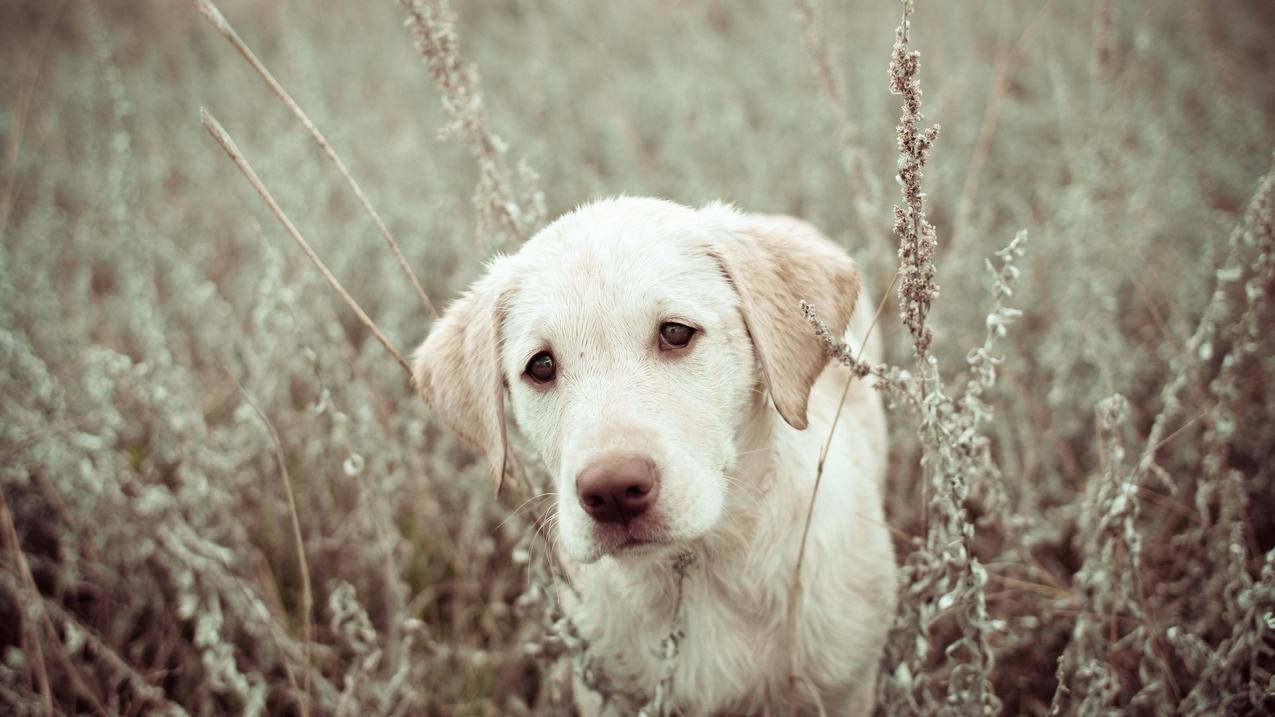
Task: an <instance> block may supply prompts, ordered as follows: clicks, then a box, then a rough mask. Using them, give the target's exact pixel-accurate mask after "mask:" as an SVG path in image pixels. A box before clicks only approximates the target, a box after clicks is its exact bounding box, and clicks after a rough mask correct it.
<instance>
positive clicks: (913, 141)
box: [890, 0, 939, 360]
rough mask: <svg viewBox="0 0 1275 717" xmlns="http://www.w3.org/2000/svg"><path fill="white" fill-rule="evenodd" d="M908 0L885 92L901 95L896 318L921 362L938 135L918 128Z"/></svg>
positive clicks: (916, 60) (934, 288)
mask: <svg viewBox="0 0 1275 717" xmlns="http://www.w3.org/2000/svg"><path fill="white" fill-rule="evenodd" d="M912 10H913V5H912V0H904V1H903V19H902V20H901V21H900V22H899V27H898V28H897V29H896V30H895V31H894V48H893V50H892V51H891V56H890V92H892V93H893V94H896V95H902V96H903V112H902V114H900V115H899V126H898V128H897V133H898V145H899V174H898V180H899V186H900V187H902V189H903V203H904V205H903V206H902V207H900V206H898V205H895V207H894V238H895V241H897V242H898V245H899V271H900V280H899V315H900V316H901V317H903V325H904V326H905V327H907V330H908V333H910V334H911V335H912V344H913V346H914V347H915V350H916V357H917V359H920V360H924V359H925V357H926V355H927V353H928V352H929V349H930V341H931V340H932V339H933V334H932V332H931V331H930V329H929V327H927V326H926V325H925V317H926V316H927V315H928V314H929V313H930V303H931V302H932V301H934V300H935V299H936V298H938V295H939V287H938V284H936V283H934V250H935V249H936V248H937V247H938V237H937V233H936V232H935V231H934V226H933V225H931V224H930V222H929V221H927V220H926V218H925V196H924V195H923V194H922V193H921V178H922V177H923V176H924V172H923V170H924V169H925V162H926V160H927V159H928V158H929V155H930V148H931V147H933V146H934V140H936V139H937V138H938V136H939V126H938V125H934V126H933V127H927V128H925V129H924V130H921V129H920V123H921V120H922V116H921V81H920V80H919V79H918V78H917V72H918V71H919V70H920V67H921V59H920V58H921V54H920V53H919V52H917V51H916V50H911V49H909V48H908V34H909V32H910V31H911V27H912V22H911V20H910V18H911V16H912Z"/></svg>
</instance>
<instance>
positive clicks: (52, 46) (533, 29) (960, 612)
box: [0, 0, 1275, 715]
mask: <svg viewBox="0 0 1275 717" xmlns="http://www.w3.org/2000/svg"><path fill="white" fill-rule="evenodd" d="M218 4H219V5H221V6H222V7H220V8H219V7H218V6H217V5H214V3H212V2H210V1H209V0H195V2H193V3H190V4H184V3H164V2H157V1H156V2H152V1H150V0H147V1H145V2H136V3H129V4H126V5H124V4H111V3H98V2H94V1H90V0H84V1H80V0H70V1H68V2H62V3H43V2H18V3H10V4H7V5H5V6H4V7H3V8H0V39H2V40H3V41H2V42H0V63H3V65H4V66H5V67H7V68H12V70H11V71H10V72H5V73H0V97H3V98H4V100H3V102H2V103H0V136H2V137H3V145H2V146H3V150H2V153H0V163H2V164H0V233H2V234H3V243H2V244H0V376H3V379H2V381H0V391H2V392H3V399H4V400H3V403H0V415H3V420H2V421H0V455H3V457H4V460H3V461H2V462H0V566H2V569H0V613H2V614H3V615H4V618H5V619H4V621H3V622H2V623H0V626H2V627H0V711H3V712H5V713H7V714H17V715H21V714H39V715H48V714H63V713H65V714H71V713H81V712H85V713H92V714H152V713H155V714H196V715H211V714H224V713H246V714H263V713H269V714H298V715H328V714H334V715H335V714H348V715H354V714H399V715H414V714H434V713H463V714H501V715H504V714H532V713H535V714H557V713H563V712H565V711H567V710H569V709H570V707H569V705H570V699H571V698H570V692H571V689H572V679H571V676H572V672H573V671H574V672H575V673H576V674H577V675H578V676H579V677H580V682H581V683H582V684H584V685H585V686H586V687H587V688H590V689H596V690H598V691H601V692H603V693H604V694H606V695H607V696H609V698H610V699H611V700H612V701H613V702H614V703H615V704H617V705H620V706H623V707H624V708H626V709H628V710H631V711H633V712H637V711H639V710H645V711H646V713H648V714H658V713H664V714H670V713H676V712H675V710H676V705H673V704H670V703H669V701H668V700H667V699H666V693H667V686H665V689H663V691H662V692H661V693H659V694H652V695H630V694H622V693H620V692H618V691H616V690H615V689H613V685H612V683H611V682H610V680H609V678H608V676H607V675H606V674H605V672H604V671H602V670H600V669H599V668H598V663H597V662H596V661H594V660H592V659H591V656H590V653H589V645H588V643H587V641H586V640H584V639H583V637H582V636H581V635H580V634H579V633H578V632H577V631H576V630H575V627H574V625H572V623H571V621H570V619H569V616H567V615H564V614H563V613H562V612H561V609H560V608H559V606H558V605H557V604H556V601H555V600H554V597H553V596H554V591H555V590H556V589H558V584H557V582H556V580H557V579H556V577H555V575H556V572H555V571H556V565H555V564H554V562H553V558H552V550H551V549H550V546H551V545H552V542H553V539H554V538H553V530H554V526H553V521H552V518H551V517H550V516H548V515H547V510H546V508H548V507H549V503H550V502H551V501H552V499H553V497H554V496H553V494H552V493H550V492H549V491H548V490H547V489H546V488H545V485H546V482H545V480H544V478H543V475H542V473H543V471H541V470H540V468H539V467H538V466H537V465H536V464H535V461H534V460H533V458H532V456H530V455H529V454H528V453H527V452H526V451H525V450H521V448H519V457H520V460H521V462H522V463H523V464H524V465H525V467H526V468H527V471H526V477H527V480H525V481H524V482H522V483H521V484H518V485H512V484H511V485H510V486H509V489H508V490H506V491H504V492H503V493H502V495H501V496H500V497H499V498H497V499H493V498H492V496H491V492H490V489H489V485H490V484H489V482H488V481H487V480H486V468H485V466H483V465H482V464H481V463H480V462H479V461H476V460H475V458H474V457H473V456H472V455H471V454H470V453H469V451H468V450H467V449H466V448H465V447H464V446H463V445H462V444H461V443H460V442H459V441H458V440H457V439H455V438H454V437H453V436H451V435H450V434H449V433H448V432H447V431H446V430H445V429H443V428H442V426H441V425H440V424H439V423H438V422H437V420H436V419H435V417H434V416H432V415H431V413H430V409H429V408H428V407H427V406H424V405H422V402H421V401H420V399H419V398H418V397H417V396H416V395H415V394H414V393H413V392H412V391H411V390H410V387H409V386H408V385H407V383H406V381H405V379H404V374H403V372H402V371H401V368H400V367H398V366H396V365H395V362H394V361H393V360H392V358H387V356H386V351H385V350H384V349H383V348H382V346H378V345H377V343H382V344H384V346H385V347H388V348H392V349H393V350H394V351H397V350H398V349H397V347H401V346H410V345H412V344H413V343H415V342H416V341H419V340H420V339H421V338H422V337H423V336H424V335H425V333H426V332H427V331H428V328H429V322H430V320H431V316H432V314H433V309H432V307H433V302H434V301H439V302H440V305H441V300H442V299H443V298H444V297H447V296H449V295H452V294H453V293H455V292H456V291H457V290H458V289H460V288H461V287H462V286H464V285H465V284H466V283H467V282H468V280H469V279H470V278H472V277H473V276H474V275H475V274H476V273H477V272H478V271H480V267H481V262H482V260H483V258H484V257H485V256H486V255H487V254H488V253H490V252H491V251H494V250H505V251H508V250H514V249H516V248H517V245H518V243H519V242H521V241H522V240H524V239H526V238H527V237H528V236H530V235H531V234H532V233H534V231H535V230H536V229H537V228H538V227H539V226H540V225H542V224H543V223H544V221H545V220H546V218H547V217H549V216H552V215H553V214H556V213H559V212H561V211H564V210H565V209H568V208H570V207H571V206H573V205H575V204H578V203H580V202H582V201H585V200H587V199H589V198H591V197H594V196H599V195H608V194H619V193H629V194H654V195H662V196H668V197H670V198H673V199H677V200H679V201H682V202H684V203H688V204H698V203H702V202H705V201H708V200H712V199H718V198H724V199H728V200H732V201H735V202H736V203H738V204H739V205H740V206H742V207H745V208H747V209H749V210H755V211H768V212H777V213H788V214H793V215H797V216H801V217H803V218H806V219H809V220H811V221H812V222H814V223H815V224H817V225H819V226H821V227H823V228H825V229H826V230H827V231H828V232H829V234H830V235H831V236H833V237H834V238H836V239H837V240H838V241H841V242H842V243H844V244H845V245H846V246H847V248H848V249H849V250H850V251H851V253H852V254H853V255H854V256H855V257H856V258H857V260H858V261H859V263H860V266H861V270H862V271H863V273H864V274H865V277H866V278H868V279H869V282H868V284H869V285H871V286H874V287H875V288H876V290H877V291H878V292H879V293H876V294H874V295H872V296H870V297H868V298H867V299H865V300H864V301H862V302H861V303H860V310H875V311H876V321H875V322H874V332H876V333H877V334H878V336H879V337H880V338H882V339H884V345H885V346H886V360H885V362H883V363H881V364H870V363H867V362H864V361H863V360H862V356H861V355H860V354H859V353H858V351H857V350H855V349H852V348H850V347H847V346H846V345H844V344H842V343H841V342H840V337H837V336H832V335H831V334H830V333H829V332H828V331H827V329H826V327H824V326H823V325H822V324H821V322H820V320H819V317H818V316H817V315H814V314H813V312H811V311H810V310H809V309H808V308H807V309H806V310H805V316H804V318H805V320H808V321H809V322H810V323H811V327H810V330H811V331H817V332H820V333H821V335H822V336H823V337H824V340H825V343H826V344H827V346H828V351H829V353H830V355H831V356H832V357H833V359H834V360H838V361H841V362H842V363H845V364H847V365H849V366H851V367H853V368H854V370H855V373H856V374H857V375H859V376H860V378H861V379H862V380H867V381H872V382H873V383H874V384H875V385H876V386H877V387H878V389H879V390H881V391H882V392H883V395H884V397H885V398H886V400H887V402H888V404H889V405H890V406H891V416H890V418H891V425H892V436H891V446H890V451H891V469H890V477H889V486H888V491H887V493H888V519H889V522H890V526H891V529H892V531H893V533H894V535H895V536H896V552H897V554H898V558H899V562H900V565H901V566H902V570H901V571H900V586H899V589H900V596H901V599H900V602H899V612H898V614H897V616H896V618H895V624H894V628H893V630H892V632H891V636H890V640H889V643H888V645H887V650H886V653H885V655H884V656H883V662H882V666H881V667H882V669H881V678H880V681H879V684H878V697H879V708H878V709H879V711H880V712H881V713H884V714H930V713H950V714H974V713H1006V714H1020V713H1021V714H1096V713H1104V714H1105V713H1111V712H1115V711H1132V712H1135V713H1153V714H1176V713H1183V714H1217V713H1236V714H1256V713H1263V712H1270V711H1273V710H1275V696H1273V695H1275V677H1273V673H1275V501H1273V500H1272V496H1275V483H1273V480H1272V476H1273V470H1272V469H1273V467H1275V456H1273V455H1272V450H1273V448H1272V447H1275V401H1272V400H1271V396H1270V392H1271V386H1272V383H1271V379H1272V376H1275V363H1272V356H1275V350H1273V349H1275V346H1273V345H1272V341H1273V340H1272V338H1271V335H1270V332H1269V331H1268V327H1270V326H1272V325H1275V315H1273V314H1275V311H1273V309H1275V302H1273V301H1272V298H1273V297H1272V294H1275V230H1273V228H1272V227H1273V225H1275V220H1273V218H1272V212H1273V209H1272V201H1275V200H1273V199H1272V192H1273V191H1275V172H1272V171H1271V166H1270V165H1271V160H1272V157H1271V154H1270V152H1271V150H1272V147H1271V137H1273V136H1275V113H1272V112H1271V111H1270V108H1271V107H1275V87H1272V86H1271V85H1270V83H1269V82H1265V81H1264V80H1265V74H1266V73H1264V72H1263V69H1264V68H1268V67H1269V66H1270V65H1271V64H1272V63H1273V62H1275V48H1272V47H1271V45H1270V43H1269V41H1268V38H1269V36H1270V35H1271V33H1272V32H1275V24H1273V22H1275V21H1273V20H1272V18H1270V17H1269V13H1264V12H1263V11H1261V10H1259V9H1255V8H1252V7H1248V6H1242V5H1240V4H1191V3H1181V2H1163V3H1150V2H1144V3H1124V4H1121V3H1110V2H1106V1H1105V0H1098V1H1097V2H1094V3H1091V4H1083V5H1066V6H1062V5H1058V4H1049V3H1045V4H1038V5H1030V6H1028V5H1024V6H1017V5H1014V6H1009V5H1006V6H1000V5H989V6H986V7H978V8H974V7H972V6H969V5H965V4H949V3H942V4H940V3H918V4H916V5H915V7H914V4H913V3H912V2H904V3H903V4H902V5H901V6H896V5H894V4H892V3H883V4H875V5H874V4H863V5H856V6H851V7H833V6H832V5H831V4H824V5H822V6H816V5H815V4H814V3H811V2H808V1H807V0H799V1H797V2H795V3H794V5H793V6H784V5H783V4H774V3H755V2H746V3H730V4H726V3H713V2H707V3H659V4H657V6H654V7H657V8H658V12H656V11H652V10H651V6H647V5H645V4H643V5H642V6H641V7H639V6H626V5H622V4H621V5H612V4H604V5H599V4H594V3H580V2H558V3H548V4H533V3H524V2H505V3H466V4H464V5H461V6H458V7H457V8H456V10H453V9H452V8H451V7H450V6H449V4H448V3H446V2H444V1H442V0H400V2H398V3H397V4H395V3H389V2H386V3H382V4H374V5H359V6H354V5H349V6H333V7H325V8H324V10H323V12H308V11H307V10H308V8H302V7H300V6H297V5H296V4H295V3H294V4H287V5H276V4H261V3H253V2H249V1H248V0H223V1H222V2H220V3H218ZM223 11H224V12H223ZM900 12H901V13H902V18H901V19H900ZM232 20H233V26H232ZM404 20H406V25H407V29H406V31H404V29H403V28H402V27H400V25H402V24H403V21H404ZM891 27H894V28H896V30H895V33H894V35H893V38H891V35H890V32H889V29H890V28H891ZM462 34H463V37H464V39H465V46H464V48H463V49H464V51H465V52H464V54H462V47H461V44H460V37H461V36H462ZM227 43H229V44H227ZM891 43H893V45H891ZM413 44H415V46H416V47H415V51H414V50H413V47H412V45H413ZM918 47H920V48H924V51H925V59H926V62H925V64H924V70H925V74H924V77H922V65H921V62H920V59H921V55H920V54H919V52H918V50H917V48H918ZM421 59H423V60H424V61H425V67H424V70H422V69H421V63H420V60H421ZM245 60H246V62H245ZM480 65H481V67H482V69H483V73H482V75H481V77H480V75H479V73H478V69H477V68H478V67H479V66H480ZM267 68H269V69H267ZM922 79H924V83H925V88H926V94H925V95H924V103H922V94H921V83H922ZM262 81H264V82H265V83H266V89H267V90H269V92H268V93H262V92H261V91H260V90H261V85H260V82H262ZM431 83H432V85H433V87H434V88H435V89H436V90H437V95H436V94H435V93H434V92H431V91H429V87H430V85H431ZM285 88H286V89H285ZM272 96H273V98H274V99H272ZM438 98H441V99H442V102H441V105H440V103H439V102H438ZM201 107H206V108H207V110H208V112H209V115H208V116H209V118H210V119H211V116H212V115H216V116H217V117H218V118H220V120H221V122H216V121H211V122H208V126H209V127H210V129H212V128H220V132H221V135H224V137H225V138H226V139H227V140H228V144H229V146H233V147H235V148H236V149H235V152H236V153H237V155H238V159H236V160H235V161H233V162H232V161H227V159H226V156H225V155H226V153H225V152H223V151H222V149H221V148H220V147H219V146H218V144H216V143H214V142H212V141H210V140H209V138H208V137H207V135H205V134H204V131H203V129H201V128H200V126H199V124H200V119H199V118H200V108H201ZM303 108H304V109H303ZM934 121H937V122H941V124H942V125H943V131H942V134H941V135H939V134H938V132H937V125H931V124H928V123H930V122H934ZM432 127H442V128H443V133H442V134H443V136H444V137H446V138H452V139H457V140H460V141H459V142H437V141H435V139H436V135H435V133H434V132H433V131H432V130H431V128H432ZM320 128H322V131H320ZM496 128H499V129H500V132H499V135H498V134H497V132H496ZM891 129H893V130H894V132H893V137H894V140H893V141H891V139H890V137H891V136H892V133H891ZM230 137H234V138H235V139H234V140H229V138H230ZM501 137H507V138H508V140H509V141H508V142H506V141H504V140H502V139H501ZM225 144H226V143H223V145H225ZM511 148H516V149H517V150H518V152H519V154H518V155H517V156H518V157H521V159H517V160H515V159H514V156H515V155H514V154H513V151H512V149H511ZM338 149H339V150H340V153H339V154H338ZM241 160H242V164H240V161H241ZM237 165H238V166H237ZM532 165H534V166H535V167H537V171H532V170H531V169H530V168H531V166H532ZM246 166H250V167H251V168H252V171H251V174H252V175H253V176H255V177H256V182H255V183H254V184H253V185H251V186H250V185H248V184H247V183H245V182H244V181H243V176H241V170H243V167H246ZM245 173H246V171H245ZM1263 174H1264V175H1265V176H1264V177H1263V178H1262V179H1260V180H1258V181H1257V182H1256V184H1255V183H1254V180H1255V178H1257V177H1259V176H1262V175H1263ZM355 177H357V178H358V180H357V181H356V180H355ZM892 181H893V182H895V185H896V186H898V188H899V192H900V194H899V199H898V200H896V201H894V202H891V200H890V198H889V194H890V190H889V188H890V187H891V182H892ZM252 188H256V189H257V191H258V192H259V193H260V194H261V195H262V196H265V195H269V196H270V197H271V200H270V203H272V204H273V206H268V207H263V206H262V203H261V201H260V199H261V197H259V196H257V195H256V194H254V193H253V192H252V191H250V190H251V189H252ZM892 204H894V205H896V206H894V207H893V208H892V206H891V205H892ZM263 209H266V210H267V211H262V210H263ZM284 217H287V220H286V223H285V224H286V225H287V226H289V227H290V229H287V230H283V231H281V230H280V225H279V221H280V220H281V219H282V218H284ZM289 234H290V235H292V239H293V240H297V242H298V243H299V242H304V244H305V247H306V248H305V249H302V250H298V246H297V243H294V242H293V241H290V240H289V239H288V238H286V237H285V235H289ZM1028 237H1030V241H1029V239H1028ZM1007 240H1008V242H1007ZM383 244H384V245H385V246H382V245H383ZM386 247H388V248H389V251H387V250H386ZM306 254H311V255H312V258H313V259H315V260H317V261H321V262H322V263H323V265H324V266H325V267H326V269H327V272H328V275H327V276H323V275H321V274H320V273H319V272H317V271H315V270H314V269H313V267H312V266H311V264H310V263H309V261H307V258H306V256H305V255H306ZM940 282H941V283H942V287H943V290H942V293H941V294H940V293H939V291H938V285H939V283H940ZM332 284H336V285H339V286H341V287H342V289H341V291H342V292H343V293H344V296H337V295H335V294H334V292H333V290H332V288H331V285H332ZM989 289H990V295H989V293H988V290H989ZM431 297H432V298H431ZM346 302H348V303H349V304H353V305H356V306H357V307H358V312H355V311H351V310H350V308H348V306H347V305H346ZM891 303H893V305H894V306H893V311H891V310H889V309H887V308H886V307H887V306H888V305H889V304H891ZM801 311H802V308H801V307H793V321H794V322H800V321H802V320H803V316H802V314H801V313H800V312H801ZM358 313H361V314H362V317H361V318H360V317H359V316H358ZM892 314H897V315H898V317H899V320H898V321H897V322H896V321H894V320H893V319H891V318H890V317H891V315H892ZM517 445H518V444H517V437H516V436H515V446H517ZM688 574H689V575H691V577H690V578H687V579H693V573H690V572H688ZM848 599H849V598H848ZM699 639H706V638H705V636H701V635H696V634H695V633H694V631H693V630H687V629H685V626H682V625H679V624H672V625H670V626H669V634H668V637H667V639H666V640H665V641H664V647H665V659H667V660H668V661H669V664H670V665H671V664H674V663H675V661H676V659H677V654H678V648H679V645H680V644H684V643H685V641H694V640H699ZM669 674H670V675H671V674H672V672H671V671H670V673H669Z"/></svg>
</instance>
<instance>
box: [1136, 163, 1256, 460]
mask: <svg viewBox="0 0 1275 717" xmlns="http://www.w3.org/2000/svg"><path fill="white" fill-rule="evenodd" d="M1273 195H1275V162H1273V164H1272V167H1271V169H1269V170H1268V171H1267V173H1266V176H1264V177H1262V179H1261V180H1259V181H1258V184H1257V191H1255V192H1254V193H1253V196H1252V198H1251V199H1249V202H1248V205H1247V207H1246V208H1245V211H1244V216H1243V217H1242V218H1241V219H1240V221H1239V223H1238V224H1236V226H1235V228H1234V229H1233V230H1232V231H1231V236H1230V239H1229V241H1228V245H1229V247H1230V249H1229V252H1228V255H1227V258H1226V260H1225V261H1224V262H1223V264H1222V267H1221V268H1220V269H1218V272H1217V275H1218V280H1217V286H1216V288H1215V289H1214V290H1213V294H1212V297H1211V298H1210V300H1209V303H1208V305H1207V306H1206V307H1205V308H1204V313H1203V315H1201V316H1200V321H1199V323H1198V324H1197V325H1196V328H1195V331H1194V332H1193V333H1192V334H1191V337H1190V338H1189V339H1187V343H1186V348H1185V349H1184V350H1183V351H1182V352H1181V353H1180V354H1179V355H1180V356H1182V357H1183V358H1182V361H1181V364H1180V365H1179V366H1177V372H1176V373H1175V375H1174V377H1173V379H1172V380H1171V381H1169V382H1168V383H1167V384H1165V387H1164V389H1163V391H1161V394H1160V399H1161V402H1162V407H1161V409H1160V413H1159V414H1157V415H1156V417H1155V420H1154V422H1153V423H1152V425H1151V431H1150V433H1149V434H1148V435H1147V440H1146V444H1145V445H1146V447H1145V448H1144V449H1143V450H1142V453H1141V454H1140V456H1139V458H1138V463H1137V464H1136V466H1135V467H1134V470H1133V475H1132V476H1130V478H1129V481H1130V482H1131V483H1133V484H1134V485H1138V484H1140V483H1141V481H1142V479H1143V478H1144V477H1145V476H1146V474H1147V473H1149V472H1151V470H1152V469H1153V468H1154V467H1155V456H1156V451H1157V450H1158V449H1159V448H1160V446H1161V445H1163V443H1164V442H1166V441H1167V440H1168V439H1167V438H1165V436H1164V432H1165V430H1166V429H1167V427H1168V424H1169V421H1171V420H1173V419H1174V418H1175V417H1177V415H1178V414H1179V413H1180V412H1181V410H1182V402H1181V400H1180V399H1179V396H1180V394H1181V393H1182V391H1183V390H1185V389H1186V387H1187V385H1188V383H1189V381H1190V378H1191V376H1192V375H1194V371H1195V369H1196V368H1197V367H1198V366H1199V364H1200V363H1201V361H1202V359H1201V354H1202V352H1204V351H1206V350H1208V351H1211V342H1212V340H1213V337H1214V336H1215V335H1216V334H1217V331H1218V325H1219V323H1220V322H1221V321H1222V320H1223V318H1224V316H1223V314H1224V312H1225V308H1226V303H1227V301H1226V290H1225V286H1223V284H1224V283H1226V282H1227V281H1228V280H1231V281H1233V280H1234V279H1229V278H1228V277H1232V276H1234V277H1238V276H1239V272H1240V267H1241V266H1242V263H1241V257H1240V253H1241V252H1240V250H1241V248H1242V245H1243V239H1244V235H1245V233H1246V232H1248V231H1249V228H1250V227H1251V226H1252V225H1254V224H1256V223H1260V222H1261V221H1262V220H1263V217H1268V216H1269V213H1270V211H1271V203H1272V196H1273ZM1268 221H1269V220H1268ZM1170 437H1172V436H1171V435H1170Z"/></svg>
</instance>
